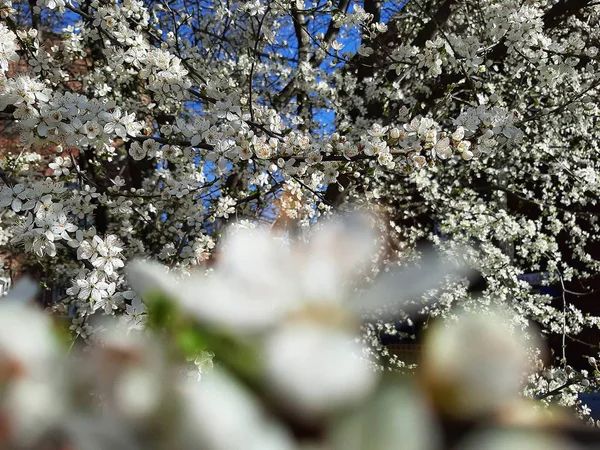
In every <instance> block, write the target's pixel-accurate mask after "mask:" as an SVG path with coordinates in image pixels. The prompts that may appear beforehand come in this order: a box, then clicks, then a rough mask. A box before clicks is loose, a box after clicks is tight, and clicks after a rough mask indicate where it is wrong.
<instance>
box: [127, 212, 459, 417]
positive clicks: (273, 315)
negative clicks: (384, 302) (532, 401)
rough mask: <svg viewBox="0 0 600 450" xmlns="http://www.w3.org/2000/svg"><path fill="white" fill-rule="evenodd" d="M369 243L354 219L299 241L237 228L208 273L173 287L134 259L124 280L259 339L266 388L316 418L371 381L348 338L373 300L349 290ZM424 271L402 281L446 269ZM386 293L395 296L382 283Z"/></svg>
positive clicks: (424, 284)
mask: <svg viewBox="0 0 600 450" xmlns="http://www.w3.org/2000/svg"><path fill="white" fill-rule="evenodd" d="M375 243H376V236H375V234H374V232H373V223H372V221H371V219H369V218H368V217H367V216H362V215H356V216H353V217H350V218H348V219H346V220H338V221H331V222H328V223H326V224H325V225H322V226H319V227H318V228H317V230H316V231H315V232H314V233H313V234H312V235H311V236H310V239H309V240H308V242H306V243H303V244H297V243H292V242H289V241H286V240H284V239H281V238H274V237H273V236H272V235H271V234H270V233H269V232H268V231H266V230H264V229H254V228H239V227H238V228H233V229H230V230H229V233H228V235H227V237H226V239H225V240H224V244H223V246H222V249H221V252H220V253H219V258H218V264H217V266H216V267H215V269H214V271H213V272H212V273H210V274H209V275H192V276H191V277H189V278H183V279H181V280H178V281H177V280H176V279H175V277H173V276H172V275H170V274H166V272H165V268H163V267H161V266H159V265H157V264H154V263H147V262H137V263H134V264H132V265H131V266H130V267H129V280H130V283H131V285H132V287H133V288H134V290H135V291H137V292H138V293H139V294H141V295H142V297H147V296H148V295H150V296H151V295H154V294H156V292H157V291H158V292H163V293H165V294H166V295H168V296H169V297H170V298H173V299H174V300H176V301H177V303H178V304H180V305H181V306H182V307H183V308H184V310H186V311H187V312H188V313H189V314H190V315H191V316H192V317H194V318H195V320H197V321H198V322H199V323H200V324H201V325H204V326H206V327H209V328H212V329H218V330H220V331H221V332H225V333H227V334H229V335H232V336H237V337H242V339H244V337H246V336H249V337H254V338H256V337H258V338H259V340H260V341H261V342H262V344H263V345H262V350H261V351H260V353H261V356H262V358H261V364H262V369H263V370H264V375H263V376H264V378H265V381H266V382H267V384H268V386H269V387H270V389H271V391H272V392H273V393H275V394H277V396H278V397H279V398H280V399H281V403H282V404H283V405H284V406H285V407H286V409H287V410H289V411H290V412H293V413H294V414H296V415H298V416H303V417H311V418H314V417H321V416H323V415H325V414H329V413H331V412H333V411H336V410H339V409H341V408H343V407H345V406H347V405H351V404H354V403H356V402H358V401H360V400H361V399H362V398H364V397H365V396H366V395H368V393H369V392H370V391H371V390H372V389H373V387H374V386H375V384H376V381H377V378H378V374H377V373H376V372H375V371H373V370H372V369H371V368H370V367H369V364H368V362H367V361H365V360H364V359H361V355H362V354H363V348H362V346H360V345H359V344H358V343H356V342H355V338H356V336H357V333H358V323H359V317H360V313H361V312H362V311H363V310H364V308H368V307H369V306H370V305H369V303H370V302H373V307H374V308H375V307H378V306H379V303H378V302H376V301H375V298H374V296H373V295H363V296H360V297H356V295H355V294H354V293H353V289H355V287H356V284H357V283H356V280H357V274H358V273H360V269H361V268H364V267H365V266H367V265H368V264H369V263H370V262H371V258H372V257H373V256H374V254H375V245H374V244H375ZM436 263H437V261H436ZM430 268H431V267H429V266H428V264H425V267H424V268H420V269H419V270H418V271H417V272H414V271H413V272H411V274H410V278H411V279H410V282H411V283H412V284H413V285H415V284H416V285H417V286H418V287H419V288H423V289H426V288H428V287H431V286H432V285H434V284H435V283H437V282H439V281H440V280H441V279H442V278H443V277H444V276H445V275H447V274H448V272H449V270H448V269H449V267H448V266H447V265H446V266H444V265H443V264H438V265H437V266H436V267H435V269H436V270H435V271H433V272H432V271H431V270H429V269H430ZM358 279H359V280H360V278H358ZM400 279H401V280H402V282H404V281H406V277H404V278H402V277H400ZM386 288H387V289H391V290H392V292H395V296H396V297H398V296H399V294H398V286H396V285H393V284H392V283H390V282H389V280H388V282H387V283H386ZM406 290H407V291H409V292H410V291H411V287H408V284H407V287H406ZM420 293H422V291H421V292H419V294H420ZM389 295H390V294H388V297H389ZM349 300H350V301H349ZM397 302H398V300H396V303H397Z"/></svg>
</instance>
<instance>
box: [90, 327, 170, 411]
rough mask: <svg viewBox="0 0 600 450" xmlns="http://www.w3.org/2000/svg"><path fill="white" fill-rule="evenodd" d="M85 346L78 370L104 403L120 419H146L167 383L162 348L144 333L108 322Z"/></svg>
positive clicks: (154, 409)
mask: <svg viewBox="0 0 600 450" xmlns="http://www.w3.org/2000/svg"><path fill="white" fill-rule="evenodd" d="M104 328H105V329H104V331H103V332H102V333H101V334H99V335H97V336H96V341H95V342H94V344H93V345H92V346H91V347H90V348H88V349H87V354H88V357H87V364H86V366H85V367H82V368H81V369H80V370H79V374H80V375H81V376H82V378H83V379H84V380H85V382H89V383H91V386H92V389H93V390H94V391H95V392H94V393H95V394H96V395H99V396H100V397H101V398H102V399H103V403H104V405H105V406H106V407H107V408H108V409H109V410H110V411H112V412H113V414H116V415H118V416H119V417H120V418H121V419H123V420H129V421H134V422H135V421H142V420H148V419H149V418H151V417H152V416H153V415H154V414H156V413H157V411H158V409H159V408H160V406H161V404H162V403H163V401H164V400H165V398H166V397H167V393H168V392H169V388H170V386H171V385H170V383H165V380H166V379H168V378H169V374H168V373H167V371H166V370H167V365H166V363H165V360H164V353H163V351H162V347H161V346H160V345H159V344H158V343H157V342H155V341H154V340H153V339H151V337H150V336H149V335H148V334H146V333H141V332H133V331H129V330H127V329H125V328H123V327H121V326H119V324H118V323H117V321H108V322H106V326H105V327H104Z"/></svg>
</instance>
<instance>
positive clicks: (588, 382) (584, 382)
mask: <svg viewBox="0 0 600 450" xmlns="http://www.w3.org/2000/svg"><path fill="white" fill-rule="evenodd" d="M581 385H582V386H583V387H584V388H586V387H589V385H590V380H586V379H585V378H584V379H583V380H581Z"/></svg>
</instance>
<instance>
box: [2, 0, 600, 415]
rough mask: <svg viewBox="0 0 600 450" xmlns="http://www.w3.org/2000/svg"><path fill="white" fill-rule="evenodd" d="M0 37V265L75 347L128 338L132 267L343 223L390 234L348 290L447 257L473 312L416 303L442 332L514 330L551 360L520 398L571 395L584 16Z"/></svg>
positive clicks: (249, 5) (114, 18)
mask: <svg viewBox="0 0 600 450" xmlns="http://www.w3.org/2000/svg"><path fill="white" fill-rule="evenodd" d="M0 15H1V17H2V22H1V24H0V72H1V75H0V109H2V111H3V113H2V114H3V117H4V120H5V121H7V122H10V121H14V122H15V123H16V124H17V126H18V127H19V133H20V134H19V139H20V142H21V143H22V146H23V150H22V151H18V152H17V151H15V152H13V153H12V154H10V155H8V154H7V155H5V157H4V158H3V160H2V163H1V169H0V176H1V178H2V181H3V186H2V190H1V191H0V206H1V207H2V212H1V222H0V225H1V242H2V247H3V250H2V251H3V254H4V258H5V261H10V260H18V263H19V266H20V267H22V268H26V269H27V268H38V269H36V270H37V271H38V272H39V270H40V269H39V267H40V266H41V267H42V268H43V269H41V270H42V271H43V273H44V274H45V277H46V283H47V284H48V285H51V286H53V287H55V288H56V289H57V290H58V291H60V292H61V294H62V295H61V297H62V298H61V300H60V301H59V302H57V303H56V304H53V305H52V309H53V310H55V311H56V312H58V313H60V312H66V311H67V309H68V310H69V311H70V312H71V313H72V314H73V325H72V330H73V332H74V333H75V334H76V335H77V336H80V337H81V338H83V339H87V338H88V337H89V336H90V335H91V334H92V333H93V329H92V326H91V325H90V322H89V321H90V318H92V317H94V316H97V315H101V314H109V315H112V314H120V315H122V317H123V320H125V321H126V322H127V323H129V324H130V326H131V327H132V328H137V327H140V326H143V322H144V317H145V306H144V304H143V303H142V302H141V301H140V298H139V296H138V294H139V293H136V292H135V291H134V290H132V289H131V286H129V284H128V282H127V281H126V278H125V277H124V272H123V270H124V266H126V264H127V263H128V261H130V260H132V259H133V258H145V259H154V260H159V261H162V263H163V264H164V265H165V266H168V267H169V268H170V269H171V270H172V271H173V272H176V273H178V274H185V273H187V272H190V271H192V270H193V269H196V268H206V267H208V266H210V263H211V261H212V260H214V259H216V258H217V257H218V253H217V252H218V249H219V245H218V244H219V238H220V236H221V234H222V232H223V230H224V229H225V227H226V225H227V224H228V223H229V222H231V221H233V220H236V221H241V220H243V221H249V223H252V224H257V223H260V222H267V223H270V224H272V225H273V226H274V227H276V228H277V229H281V230H283V232H284V233H286V235H287V236H289V238H290V239H302V235H303V233H304V232H305V231H306V230H308V229H310V228H311V227H312V226H313V225H314V224H315V222H319V221H320V220H322V218H325V217H328V216H330V215H335V214H343V213H344V212H346V211H348V210H350V209H354V208H357V207H360V208H362V209H363V210H369V209H371V210H373V211H376V213H377V215H379V216H380V217H385V221H384V226H383V228H384V229H385V240H384V241H382V242H381V243H380V252H379V254H378V255H377V256H376V257H375V260H376V261H375V262H374V264H373V265H374V268H373V271H374V272H375V273H367V274H365V275H364V277H365V279H367V278H368V277H373V276H376V275H377V273H376V272H377V271H381V270H382V269H386V268H389V267H390V266H394V265H397V264H398V262H399V261H400V262H403V261H406V260H412V259H416V258H418V256H419V252H420V251H421V249H422V247H421V245H420V244H422V243H423V242H429V243H430V244H433V245H434V246H435V247H436V248H437V249H438V250H439V251H440V252H442V253H449V254H456V253H460V254H459V255H458V256H460V257H461V258H462V259H463V262H465V263H466V264H468V265H469V266H471V267H473V268H475V269H477V270H478V271H479V272H480V273H481V275H482V277H483V279H484V280H485V287H484V289H483V291H482V292H480V293H478V294H477V295H475V294H473V293H470V292H469V289H468V281H467V280H464V279H460V278H453V279H448V282H447V283H446V284H445V285H443V286H441V287H439V288H438V289H435V290H429V291H428V292H427V293H426V295H425V296H424V297H422V298H414V299H412V300H414V302H415V303H417V304H420V305H421V306H420V309H421V311H422V312H424V313H426V314H427V315H429V316H430V317H437V316H441V317H444V318H448V319H450V320H452V319H453V317H454V312H453V308H454V307H456V306H460V307H465V308H467V309H478V310H479V309H483V310H486V309H488V308H491V307H493V305H494V304H498V303H500V304H510V305H511V306H512V307H514V308H515V309H516V311H517V313H516V315H515V317H514V326H516V327H525V326H527V325H528V324H529V322H531V321H535V322H537V323H538V324H540V325H541V326H542V329H543V332H544V333H546V334H550V335H556V336H559V337H560V339H562V354H560V355H559V358H558V359H557V360H556V361H554V366H555V367H554V368H553V369H551V370H549V371H546V372H539V373H537V374H535V375H532V376H531V377H530V381H531V387H530V388H529V389H528V393H529V394H530V395H531V396H542V397H546V398H552V397H554V396H556V395H560V401H561V402H563V403H565V404H573V403H574V402H575V398H576V397H575V393H576V392H577V390H581V388H582V385H581V383H580V381H581V380H583V379H585V378H586V377H587V376H588V374H587V372H585V371H583V372H581V373H576V372H574V371H572V370H571V369H570V368H569V366H568V363H569V360H568V357H569V354H568V351H567V348H568V343H569V340H570V339H573V338H577V336H578V334H580V333H581V332H582V331H583V330H584V329H588V328H590V327H595V326H597V324H598V319H597V318H596V317H590V316H589V315H586V314H584V312H582V311H581V310H580V309H578V308H577V307H576V306H575V305H574V304H573V302H572V301H571V300H572V298H573V296H578V297H580V296H585V295H588V294H589V293H590V292H592V290H593V288H592V287H590V286H592V285H593V282H594V281H596V279H597V276H598V274H599V271H600V261H599V258H598V257H597V256H596V254H595V253H596V252H595V251H594V249H595V246H596V245H597V240H598V230H599V226H598V223H597V222H598V221H597V217H598V208H597V207H596V201H597V198H598V193H599V192H600V191H599V186H600V184H599V180H598V175H597V170H598V169H597V167H598V158H597V152H598V144H597V142H598V132H599V131H598V116H599V113H600V110H599V108H598V105H597V95H598V91H599V87H600V78H599V75H598V73H599V72H598V71H599V67H598V65H599V60H598V48H597V46H598V45H599V42H598V41H599V35H598V30H597V28H598V27H597V24H598V22H599V20H600V6H599V5H597V4H596V3H595V2H593V1H591V0H571V1H567V0H558V1H543V0H541V1H514V0H501V1H497V0H493V1H492V0H480V1H469V0H445V1H443V2H431V1H424V0H408V1H399V2H391V1H390V2H381V1H376V0H365V1H364V2H357V1H351V0H339V1H336V2H332V1H279V0H272V1H269V0H264V1H263V0H252V1H231V2H221V1H210V0H206V1H204V0H197V1H187V0H185V1H183V0H182V1H173V2H166V1H164V2H159V1H147V2H142V1H137V0H124V1H120V2H117V1H93V2H92V1H81V2H74V1H65V0H40V1H39V2H38V3H37V4H33V3H32V2H30V3H28V4H17V3H15V4H12V3H11V2H10V1H8V0H3V2H2V4H1V5H0ZM44 148H45V149H50V152H48V151H41V149H44ZM47 154H52V156H50V157H47V156H42V155H47ZM465 244H466V245H465ZM465 248H466V249H468V250H464V249H465ZM23 249H24V250H23ZM457 249H458V250H457ZM257 251H259V250H257ZM6 264H8V263H6ZM248 264H251V262H248ZM530 272H542V273H544V274H545V276H546V282H547V283H558V285H559V286H560V287H561V289H560V295H559V298H558V302H556V299H554V300H553V299H552V298H551V297H549V296H547V295H541V294H539V293H535V292H533V291H532V289H531V286H530V285H529V284H528V283H527V282H526V281H524V280H523V279H522V275H523V274H525V273H530ZM573 280H578V282H579V283H580V284H581V286H580V287H578V288H577V290H575V289H576V288H573V287H572V286H571V285H570V284H569V283H570V282H572V281H573ZM567 286H569V288H567ZM423 300H427V301H426V302H423ZM385 317H388V316H385ZM382 333H396V330H395V325H394V324H393V323H388V320H387V319H379V318H377V317H375V318H372V320H371V321H367V323H366V324H365V325H364V338H365V340H366V341H367V342H369V343H370V344H373V346H374V347H375V348H378V347H379V337H380V335H381V334H382ZM382 351H383V353H384V356H385V350H382ZM590 353H595V350H593V349H591V350H590ZM558 388H560V389H558ZM549 393H551V394H552V395H548V394H549Z"/></svg>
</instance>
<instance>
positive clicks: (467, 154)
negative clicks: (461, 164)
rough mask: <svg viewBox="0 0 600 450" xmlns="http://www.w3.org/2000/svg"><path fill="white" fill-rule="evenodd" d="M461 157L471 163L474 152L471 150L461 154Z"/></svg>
mask: <svg viewBox="0 0 600 450" xmlns="http://www.w3.org/2000/svg"><path fill="white" fill-rule="evenodd" d="M460 156H462V159H464V160H465V161H469V160H471V159H473V152H472V151H471V150H465V151H464V152H462V153H461V154H460Z"/></svg>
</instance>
